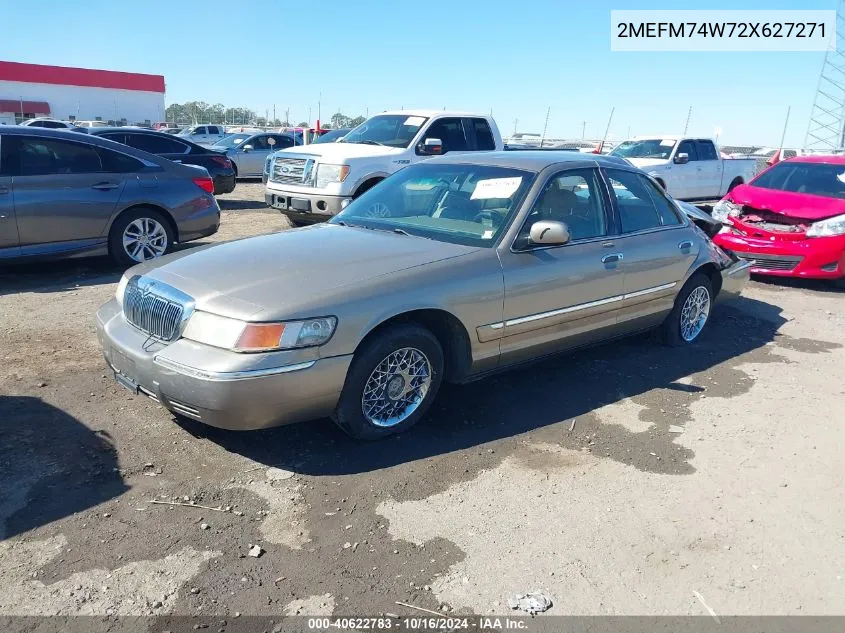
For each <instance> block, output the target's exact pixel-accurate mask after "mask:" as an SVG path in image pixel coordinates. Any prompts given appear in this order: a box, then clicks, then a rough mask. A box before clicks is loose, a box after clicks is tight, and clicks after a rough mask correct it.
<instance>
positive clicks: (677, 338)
mask: <svg viewBox="0 0 845 633" xmlns="http://www.w3.org/2000/svg"><path fill="white" fill-rule="evenodd" d="M712 307H713V284H712V283H711V282H710V279H709V278H708V277H707V275H705V274H703V273H696V274H695V275H693V276H692V277H691V278H690V280H689V281H688V282H687V283H686V284H685V285H684V287H683V288H682V289H681V292H680V293H678V297H677V299H676V300H675V307H674V308H672V311H671V312H670V313H669V316H667V317H666V320H665V321H664V322H663V325H661V326H660V338H661V340H662V341H663V342H664V343H666V344H667V345H672V346H680V345H687V344H689V343H693V342H695V341H696V339H698V337H699V335H700V334H701V333H702V332H703V331H704V327H705V326H706V325H707V322H708V321H709V320H710V312H711V309H712Z"/></svg>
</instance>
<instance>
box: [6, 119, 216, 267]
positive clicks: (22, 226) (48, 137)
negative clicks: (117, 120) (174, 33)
mask: <svg viewBox="0 0 845 633" xmlns="http://www.w3.org/2000/svg"><path fill="white" fill-rule="evenodd" d="M212 187H213V184H212V181H211V177H210V176H209V175H208V173H207V172H206V171H205V170H200V169H199V168H197V167H189V166H187V165H179V164H177V163H173V162H171V161H169V160H166V159H164V158H161V157H159V156H155V155H153V154H148V153H147V152H142V151H138V150H136V149H133V148H131V147H128V146H126V145H120V144H119V143H114V142H112V141H109V140H106V139H102V138H96V137H93V136H88V135H82V134H78V135H77V134H68V133H67V132H64V131H62V130H46V129H43V128H37V127H0V260H11V259H27V258H35V257H38V256H50V257H76V256H79V255H106V254H108V255H111V257H112V258H114V259H115V260H116V261H117V262H119V263H120V264H122V265H127V266H128V265H130V264H135V263H138V262H142V261H146V260H148V259H152V258H155V257H159V256H161V255H163V254H165V253H167V252H168V251H169V250H170V249H171V248H172V247H173V245H174V244H175V243H177V242H180V243H181V242H188V241H191V240H196V239H199V238H201V237H205V236H207V235H211V234H213V233H215V232H216V231H217V227H218V226H219V224H220V208H219V207H218V206H217V202H216V200H215V199H214V196H213V195H211V192H212Z"/></svg>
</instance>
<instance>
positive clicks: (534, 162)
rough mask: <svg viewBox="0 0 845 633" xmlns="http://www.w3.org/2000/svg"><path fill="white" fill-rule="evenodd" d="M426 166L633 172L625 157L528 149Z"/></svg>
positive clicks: (447, 158) (459, 156) (458, 156)
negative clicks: (556, 167) (596, 168)
mask: <svg viewBox="0 0 845 633" xmlns="http://www.w3.org/2000/svg"><path fill="white" fill-rule="evenodd" d="M425 162H426V163H431V162H438V163H451V164H462V163H463V164H467V163H468V164H473V165H486V166H491V167H509V168H511V169H525V170H528V171H542V170H543V169H545V168H546V167H549V166H551V165H558V164H563V163H581V164H584V165H600V166H603V167H623V168H627V169H634V168H633V167H632V166H631V164H630V163H629V162H628V161H626V160H625V159H624V158H620V157H618V156H609V155H604V154H583V153H581V152H573V151H569V150H533V151H532V150H527V151H521V150H520V151H503V152H471V153H469V154H453V155H451V156H450V155H448V154H446V155H445V156H438V157H436V158H432V159H429V160H427V161H425Z"/></svg>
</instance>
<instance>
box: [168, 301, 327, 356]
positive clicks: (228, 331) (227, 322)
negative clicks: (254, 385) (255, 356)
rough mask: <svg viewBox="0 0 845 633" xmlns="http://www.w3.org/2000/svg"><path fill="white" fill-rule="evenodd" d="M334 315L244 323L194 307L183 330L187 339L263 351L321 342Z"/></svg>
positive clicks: (308, 345) (235, 349) (312, 344)
mask: <svg viewBox="0 0 845 633" xmlns="http://www.w3.org/2000/svg"><path fill="white" fill-rule="evenodd" d="M336 326H337V319H336V318H335V317H322V318H318V319H307V320H304V321H285V322H281V321H280V322H276V323H248V322H246V321H241V320H239V319H230V318H229V317H224V316H219V315H217V314H211V313H210V312H201V311H197V312H194V313H193V314H192V315H191V318H190V319H189V320H188V325H187V326H185V331H184V332H183V333H182V336H184V337H185V338H187V339H190V340H192V341H196V342H197V343H205V344H206V345H211V346H213V347H222V348H224V349H231V350H234V351H236V352H266V351H272V350H280V349H296V348H299V347H314V346H316V345H323V344H324V343H326V342H327V341H328V340H329V339H330V338H331V337H332V334H334V330H335V327H336Z"/></svg>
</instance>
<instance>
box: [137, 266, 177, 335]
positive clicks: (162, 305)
mask: <svg viewBox="0 0 845 633" xmlns="http://www.w3.org/2000/svg"><path fill="white" fill-rule="evenodd" d="M156 286H157V284H156V282H149V281H147V282H143V281H142V280H141V278H139V277H135V278H133V279H131V280H130V281H129V283H128V284H127V285H126V291H125V292H124V294H123V314H124V316H125V317H126V320H127V321H128V322H129V323H130V324H132V325H134V326H135V327H136V328H138V329H139V330H141V331H142V332H143V333H144V334H147V335H149V336H151V337H153V338H156V339H159V340H162V341H172V340H173V339H175V338H176V337H177V336H178V335H179V333H180V332H179V328H180V325H181V323H182V315H183V314H184V311H185V306H184V305H183V304H182V303H181V302H180V301H178V300H176V299H174V298H171V297H168V296H166V292H162V293H158V292H156V290H157V288H156ZM162 286H163V284H162Z"/></svg>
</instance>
